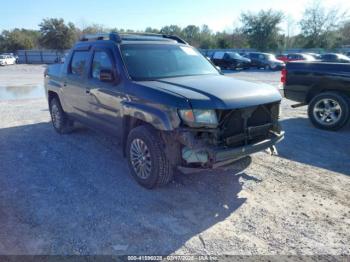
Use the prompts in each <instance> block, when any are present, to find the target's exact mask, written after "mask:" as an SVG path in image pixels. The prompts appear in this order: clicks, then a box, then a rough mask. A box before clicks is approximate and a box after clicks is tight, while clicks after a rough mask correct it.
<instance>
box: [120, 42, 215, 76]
mask: <svg viewBox="0 0 350 262" xmlns="http://www.w3.org/2000/svg"><path fill="white" fill-rule="evenodd" d="M121 53H122V56H123V59H124V61H125V64H126V67H127V69H128V72H129V75H130V76H131V78H132V79H134V80H152V79H159V78H167V77H178V76H190V75H209V74H215V75H218V74H219V72H218V71H217V70H216V68H215V67H214V66H213V65H212V64H211V63H210V62H209V61H208V60H207V59H205V58H204V57H203V56H202V55H201V54H200V53H199V52H198V51H196V50H195V49H193V48H192V47H190V46H178V45H167V44H124V45H121Z"/></svg>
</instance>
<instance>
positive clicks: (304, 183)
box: [0, 65, 350, 255]
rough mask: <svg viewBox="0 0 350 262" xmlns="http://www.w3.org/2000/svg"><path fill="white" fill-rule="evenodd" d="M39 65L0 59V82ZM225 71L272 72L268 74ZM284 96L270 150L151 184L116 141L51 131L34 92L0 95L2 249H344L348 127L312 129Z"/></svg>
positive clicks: (34, 74) (37, 70) (348, 210)
mask: <svg viewBox="0 0 350 262" xmlns="http://www.w3.org/2000/svg"><path fill="white" fill-rule="evenodd" d="M43 70H44V67H43V66H26V65H17V66H13V67H12V66H11V67H6V68H5V67H2V68H0V90H1V89H4V88H5V86H14V85H22V86H24V85H27V84H28V85H37V86H40V85H41V84H42V72H43ZM229 75H230V76H232V77H237V78H240V79H245V80H248V81H255V82H266V83H271V84H272V85H275V86H277V85H278V82H279V73H278V72H264V71H258V70H257V71H244V72H235V73H231V74H229ZM0 94H1V93H0ZM23 97H25V95H24V96H23ZM23 97H22V96H19V97H18V98H23ZM0 100H1V95H0ZM291 104H292V102H291V101H288V100H284V101H283V102H282V125H283V128H284V129H285V131H286V138H285V140H284V141H283V142H281V143H280V144H279V145H278V150H279V154H280V155H279V156H278V157H277V156H270V155H268V154H267V153H264V152H261V153H257V154H255V155H253V156H251V157H248V158H245V159H243V160H241V161H239V162H237V163H236V164H234V165H232V167H230V168H229V169H227V170H217V171H212V172H201V173H196V174H187V175H179V176H177V177H176V179H175V181H174V182H173V183H171V184H170V185H168V186H167V187H164V188H160V189H156V190H152V191H149V190H146V189H143V188H142V187H140V186H138V185H137V184H136V183H135V182H134V180H133V179H132V178H131V176H130V174H129V171H128V167H127V163H126V161H125V160H124V159H123V158H122V155H121V150H120V146H119V144H118V141H116V140H115V139H113V138H111V137H106V136H104V135H102V134H97V133H94V132H92V131H90V130H87V129H84V128H80V129H78V130H77V131H76V132H75V133H73V134H71V135H58V134H57V133H55V132H54V130H53V128H52V126H51V124H50V122H49V121H50V120H49V113H48V110H47V103H46V101H45V99H44V98H37V99H26V100H23V99H21V100H5V101H0V228H1V230H0V254H212V255H221V254H226V255H229V254H235V255H238V254H239V255H251V254H254V255H276V254H280V255H323V254H328V255H350V201H349V199H350V190H349V188H350V161H349V160H350V127H349V126H347V127H346V128H344V129H343V130H341V131H340V132H337V133H333V132H327V131H321V130H318V129H315V128H314V127H312V126H311V124H310V123H309V121H308V120H307V116H306V109H305V107H302V108H298V109H291V108H290V105H291Z"/></svg>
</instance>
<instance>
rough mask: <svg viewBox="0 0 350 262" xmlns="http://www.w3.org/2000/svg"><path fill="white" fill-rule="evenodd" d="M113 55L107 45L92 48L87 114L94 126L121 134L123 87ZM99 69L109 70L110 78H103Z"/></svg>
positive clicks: (117, 134)
mask: <svg viewBox="0 0 350 262" xmlns="http://www.w3.org/2000/svg"><path fill="white" fill-rule="evenodd" d="M114 57H115V56H114V55H113V50H112V49H109V48H107V47H106V48H95V49H94V50H93V55H92V62H91V69H90V74H89V76H88V93H89V116H90V118H91V120H92V122H93V124H94V126H95V127H96V128H98V129H103V130H104V131H106V132H109V133H111V134H112V135H116V136H121V135H122V112H121V109H122V108H121V102H122V100H123V88H122V84H121V83H120V81H118V78H119V77H118V70H117V68H116V63H115V60H114ZM101 70H103V72H110V73H111V79H110V80H106V79H105V78H103V76H102V75H101ZM101 76H102V77H101Z"/></svg>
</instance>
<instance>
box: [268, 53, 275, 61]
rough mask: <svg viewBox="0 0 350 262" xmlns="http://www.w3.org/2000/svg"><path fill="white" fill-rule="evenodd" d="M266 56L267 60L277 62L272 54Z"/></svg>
mask: <svg viewBox="0 0 350 262" xmlns="http://www.w3.org/2000/svg"><path fill="white" fill-rule="evenodd" d="M266 56H267V58H268V59H267V60H271V61H272V60H273V61H276V60H277V58H276V56H275V55H273V54H268V55H266Z"/></svg>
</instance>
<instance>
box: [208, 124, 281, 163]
mask: <svg viewBox="0 0 350 262" xmlns="http://www.w3.org/2000/svg"><path fill="white" fill-rule="evenodd" d="M283 138H284V131H281V132H280V133H279V134H273V137H271V138H269V139H265V140H263V141H260V142H257V143H255V144H251V145H246V146H242V147H236V148H228V149H220V148H219V149H213V150H212V152H211V153H212V154H211V155H212V156H213V163H214V164H212V167H213V168H215V167H217V166H221V165H224V164H225V163H224V162H230V161H231V160H232V161H234V160H238V159H240V158H242V157H245V156H248V155H250V154H253V153H256V152H259V151H262V150H265V149H267V148H269V147H271V146H273V145H275V144H276V143H278V142H280V141H281V140H283ZM221 162H223V163H221Z"/></svg>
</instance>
